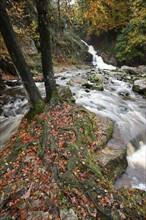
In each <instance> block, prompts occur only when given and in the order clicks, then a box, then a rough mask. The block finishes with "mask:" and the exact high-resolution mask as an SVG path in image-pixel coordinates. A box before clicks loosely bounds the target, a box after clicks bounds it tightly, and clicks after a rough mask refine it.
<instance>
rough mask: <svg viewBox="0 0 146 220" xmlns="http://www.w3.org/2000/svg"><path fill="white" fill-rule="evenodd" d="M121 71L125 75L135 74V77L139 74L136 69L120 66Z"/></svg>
mask: <svg viewBox="0 0 146 220" xmlns="http://www.w3.org/2000/svg"><path fill="white" fill-rule="evenodd" d="M121 70H122V71H125V72H126V73H129V74H135V75H137V74H138V73H139V70H138V68H136V67H130V66H122V67H121Z"/></svg>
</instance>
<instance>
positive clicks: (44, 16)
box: [36, 0, 57, 102]
mask: <svg viewBox="0 0 146 220" xmlns="http://www.w3.org/2000/svg"><path fill="white" fill-rule="evenodd" d="M36 6H37V11H38V27H39V34H40V48H41V55H42V69H43V76H44V82H45V88H46V102H49V101H50V99H51V98H53V96H54V95H55V96H56V94H57V88H56V81H55V78H54V73H53V62H52V51H51V36H50V28H49V23H50V19H49V10H50V0H49V1H48V0H36Z"/></svg>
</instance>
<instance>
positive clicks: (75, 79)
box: [67, 76, 87, 86]
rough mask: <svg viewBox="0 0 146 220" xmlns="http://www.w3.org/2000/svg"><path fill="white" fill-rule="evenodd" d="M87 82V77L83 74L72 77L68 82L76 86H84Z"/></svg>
mask: <svg viewBox="0 0 146 220" xmlns="http://www.w3.org/2000/svg"><path fill="white" fill-rule="evenodd" d="M85 83H87V79H85V78H83V76H77V77H73V78H71V79H70V80H69V81H68V82H67V85H69V86H74V85H77V86H82V85H83V84H85Z"/></svg>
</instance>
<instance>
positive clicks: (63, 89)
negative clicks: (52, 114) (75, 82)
mask: <svg viewBox="0 0 146 220" xmlns="http://www.w3.org/2000/svg"><path fill="white" fill-rule="evenodd" d="M58 94H59V96H60V97H61V98H63V99H65V100H67V99H70V98H71V99H72V98H73V95H72V92H71V90H70V88H69V86H60V87H59V88H58Z"/></svg>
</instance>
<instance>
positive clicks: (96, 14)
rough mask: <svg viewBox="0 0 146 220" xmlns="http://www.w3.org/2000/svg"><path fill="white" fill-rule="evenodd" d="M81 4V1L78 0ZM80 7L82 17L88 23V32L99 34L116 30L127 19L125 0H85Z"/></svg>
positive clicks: (126, 3) (127, 9)
mask: <svg viewBox="0 0 146 220" xmlns="http://www.w3.org/2000/svg"><path fill="white" fill-rule="evenodd" d="M79 3H80V5H81V1H79ZM80 8H81V9H82V13H81V15H82V17H83V19H84V20H86V22H87V23H88V33H89V34H91V33H95V34H96V35H99V34H101V33H103V32H107V31H109V30H117V29H120V28H121V27H123V26H124V25H125V23H126V21H127V20H128V11H129V7H128V2H127V1H121V0H120V1H119V0H118V1H117V0H116V1H114V0H108V1H105V0H104V1H103V0H100V1H93V0H86V1H85V4H84V6H83V4H82V7H81V6H80V7H79V9H80Z"/></svg>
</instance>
